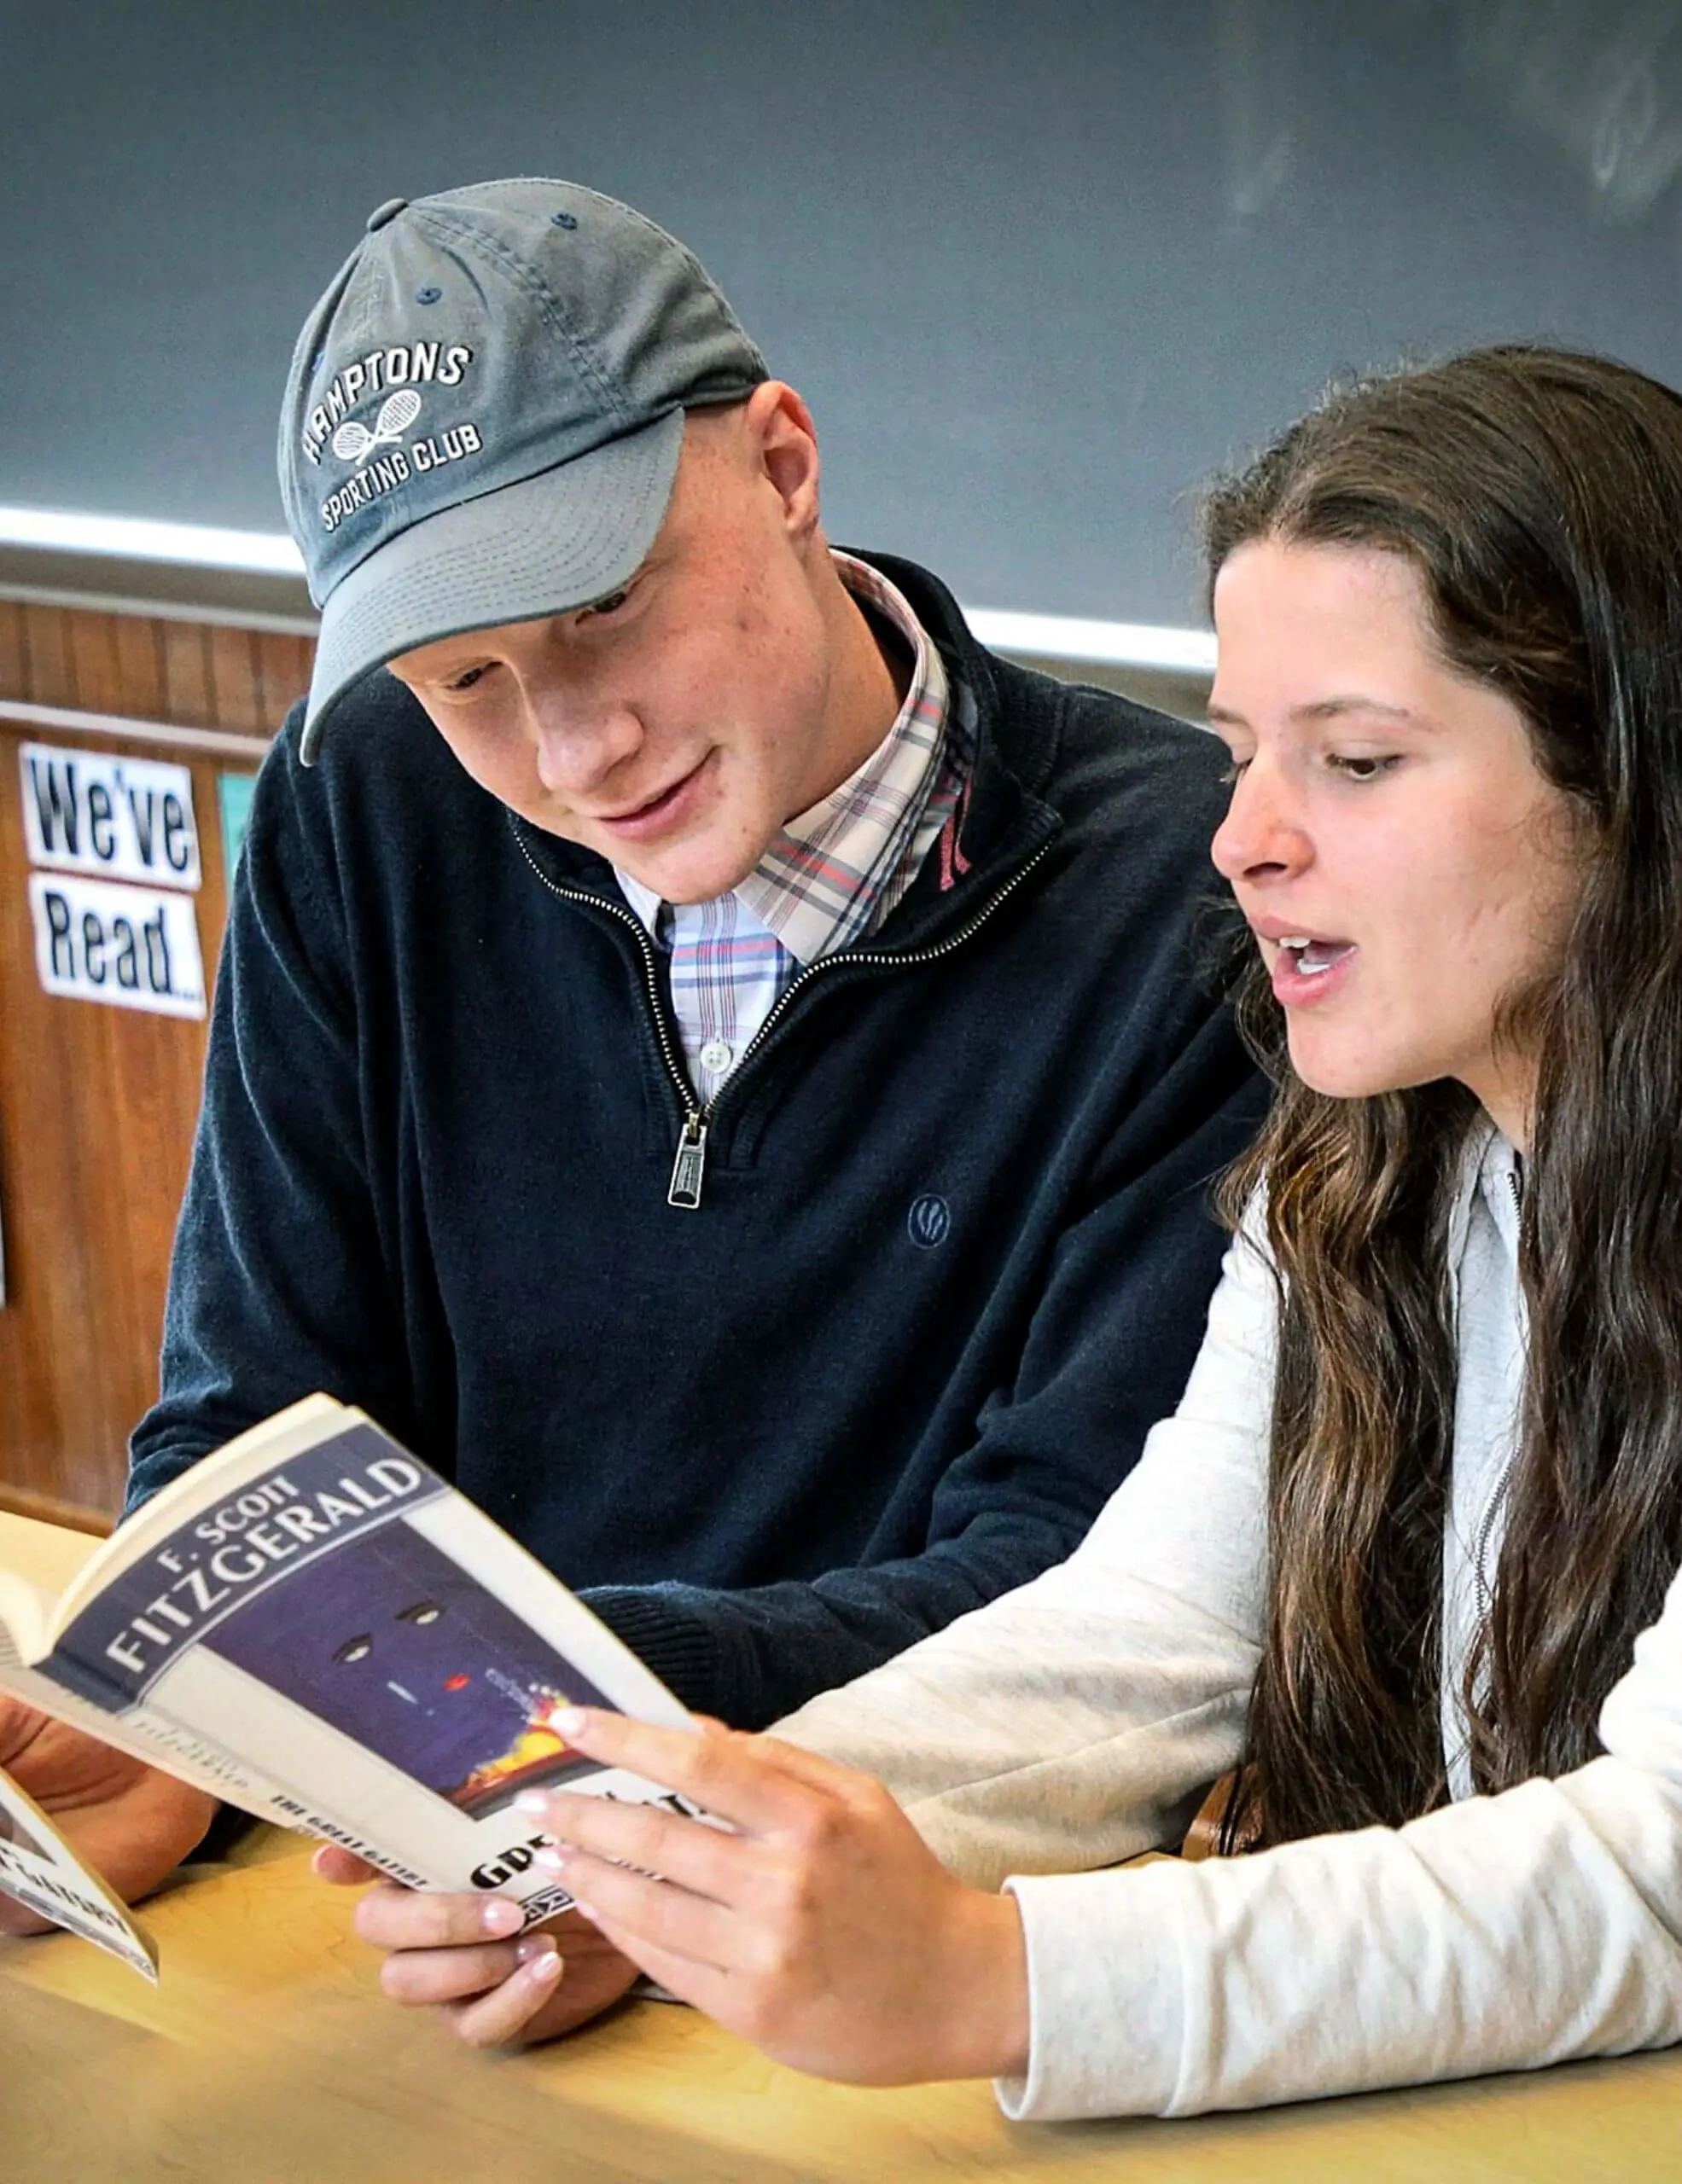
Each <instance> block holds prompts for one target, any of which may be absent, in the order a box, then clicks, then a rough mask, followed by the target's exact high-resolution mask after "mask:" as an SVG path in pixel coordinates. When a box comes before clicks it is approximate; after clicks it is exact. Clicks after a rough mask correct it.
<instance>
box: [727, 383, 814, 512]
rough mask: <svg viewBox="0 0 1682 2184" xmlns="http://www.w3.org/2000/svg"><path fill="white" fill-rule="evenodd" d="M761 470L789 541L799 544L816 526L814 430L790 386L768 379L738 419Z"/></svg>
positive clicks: (749, 399) (749, 400) (800, 401)
mask: <svg viewBox="0 0 1682 2184" xmlns="http://www.w3.org/2000/svg"><path fill="white" fill-rule="evenodd" d="M743 421H744V423H745V425H746V427H747V430H748V445H749V448H750V449H751V450H752V452H753V455H754V460H755V462H757V464H758V466H759V468H760V471H761V472H762V473H763V475H764V476H765V479H767V480H768V482H769V483H770V484H771V486H772V487H773V488H774V490H775V491H776V493H777V498H778V500H780V501H781V502H782V503H783V522H784V525H785V526H786V528H787V530H788V531H789V536H790V537H791V538H793V539H794V540H795V541H796V542H797V543H801V544H803V543H805V542H806V539H807V538H809V537H813V536H815V534H816V532H817V530H818V478H819V472H820V470H821V468H822V466H821V464H820V463H819V461H818V429H817V427H816V426H814V425H813V423H812V412H811V410H808V409H807V408H806V404H805V403H804V402H803V401H802V400H801V399H800V396H799V395H798V394H797V393H796V392H794V388H793V387H792V386H789V385H788V384H787V383H786V382H785V381H784V380H780V379H769V380H765V381H764V383H763V384H762V385H760V386H756V387H755V388H754V392H753V393H752V394H751V395H749V396H748V404H747V411H746V415H745V417H744V420H743Z"/></svg>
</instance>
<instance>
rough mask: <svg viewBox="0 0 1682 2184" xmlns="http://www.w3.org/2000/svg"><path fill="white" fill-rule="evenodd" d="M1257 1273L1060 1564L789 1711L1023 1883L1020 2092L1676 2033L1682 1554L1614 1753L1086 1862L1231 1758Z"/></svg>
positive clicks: (1250, 1607) (963, 1859)
mask: <svg viewBox="0 0 1682 2184" xmlns="http://www.w3.org/2000/svg"><path fill="white" fill-rule="evenodd" d="M1270 1282H1271V1277H1269V1276H1268V1275H1267V1274H1266V1269H1264V1268H1262V1266H1261V1263H1260V1256H1259V1254H1258V1253H1256V1252H1252V1251H1250V1250H1249V1249H1248V1246H1247V1245H1245V1244H1244V1243H1243V1242H1240V1243H1239V1244H1238V1245H1236V1246H1234V1249H1233V1251H1232V1252H1230V1253H1229V1255H1228V1260H1227V1270H1226V1273H1225V1277H1224V1279H1223V1282H1222V1285H1221V1287H1220V1289H1219V1292H1217V1294H1216V1297H1215V1299H1214V1302H1213V1306H1212V1308H1211V1311H1210V1316H1209V1328H1208V1337H1207V1339H1206V1341H1205V1344H1204V1346H1203V1350H1202V1353H1201V1354H1200V1356H1199V1358H1198V1362H1197V1365H1196V1369H1195V1370H1194V1372H1193V1374H1192V1377H1191V1381H1190V1385H1189V1387H1188V1389H1187V1391H1186V1397H1185V1400H1184V1403H1182V1404H1181V1406H1180V1409H1179V1412H1178V1414H1176V1415H1175V1417H1174V1418H1173V1419H1172V1420H1168V1421H1167V1422H1166V1423H1165V1424H1164V1425H1162V1426H1160V1427H1159V1428H1158V1429H1157V1430H1156V1432H1155V1433H1154V1434H1153V1435H1152V1436H1151V1439H1150V1443H1149V1448H1148V1449H1147V1451H1146V1454H1145V1456H1144V1461H1142V1462H1141V1463H1140V1465H1139V1467H1138V1470H1137V1471H1136V1472H1134V1474H1133V1475H1132V1478H1129V1479H1128V1480H1127V1481H1126V1483H1125V1484H1123V1485H1122V1487H1121V1488H1120V1490H1118V1492H1117V1493H1116V1495H1115V1498H1114V1500H1113V1501H1112V1502H1111V1503H1110V1505H1109V1507H1108V1508H1107V1509H1106V1511H1105V1513H1104V1514H1103V1517H1102V1518H1101V1519H1100V1520H1099V1522H1098V1524H1097V1525H1096V1526H1095V1527H1094V1529H1093V1531H1092V1534H1091V1537H1090V1538H1089V1539H1088V1541H1087V1542H1086V1543H1085V1546H1084V1547H1083V1548H1081V1549H1080V1551H1079V1552H1078V1553H1077V1554H1075V1555H1074V1556H1073V1557H1072V1558H1071V1559H1070V1560H1069V1561H1068V1562H1067V1563H1066V1564H1064V1565H1062V1567H1061V1568H1060V1569H1056V1570H1053V1571H1049V1572H1047V1574H1046V1575H1045V1577H1042V1578H1040V1579H1039V1581H1038V1582H1037V1583H1035V1584H1033V1585H1030V1586H1027V1587H1026V1588H1024V1589H1022V1590H1021V1591H1020V1592H1018V1593H1016V1594H1011V1595H1010V1597H1009V1598H1008V1599H1005V1600H1000V1601H998V1602H997V1603H995V1604H994V1605H993V1606H992V1607H990V1608H987V1609H984V1610H983V1611H981V1612H980V1613H978V1614H976V1615H973V1616H970V1617H969V1618H965V1620H963V1622H961V1623H957V1624H955V1625H954V1626H953V1627H952V1629H950V1630H948V1631H946V1632H943V1633H942V1634H940V1635H939V1636H937V1637H934V1638H932V1639H930V1640H929V1641H928V1642H927V1643H926V1644H925V1645H922V1646H920V1647H917V1648H916V1649H914V1651H912V1652H911V1653H908V1654H907V1655H905V1657H904V1658H903V1659H901V1660H899V1661H897V1662H893V1663H891V1664H888V1666H887V1667H886V1668H883V1669H882V1670H878V1671H877V1673H876V1675H874V1676H869V1677H866V1678H864V1679H863V1680H862V1681H861V1682H858V1683H856V1684H853V1685H851V1686H849V1687H847V1689H845V1690H842V1691H838V1692H835V1693H829V1694H828V1695H827V1696H826V1697H824V1698H823V1699H818V1700H816V1701H815V1702H814V1703H813V1704H812V1705H809V1706H807V1707H806V1708H804V1709H803V1710H802V1711H800V1713H798V1714H796V1715H795V1716H794V1717H793V1718H792V1719H791V1720H790V1721H789V1722H786V1723H784V1724H783V1725H781V1733H782V1734H785V1735H787V1736H789V1737H790V1738H791V1739H793V1740H795V1741H797V1742H800V1743H802V1744H806V1745H812V1746H813V1747H815V1748H817V1749H818V1750H821V1751H826V1752H828V1753H829V1754H831V1755H832V1756H833V1757H837V1758H840V1759H842V1760H845V1761H847V1762H849V1763H853V1764H855V1765H858V1766H861V1767H864V1768H866V1769H869V1770H870V1772H872V1773H874V1774H876V1775H879V1776H880V1777H882V1780H885V1781H886V1782H887V1783H888V1786H889V1787H890V1788H891V1789H892V1790H893V1792H895V1794H896V1796H898V1797H899V1799H900V1802H901V1803H902V1804H904V1805H905V1807H906V1809H907V1810H908V1811H909V1813H910V1814H911V1818H912V1819H913V1820H914V1821H915V1822H916V1823H917V1827H918V1828H919V1830H920V1831H921V1832H922V1834H923V1835H924V1836H925V1838H927V1839H928V1842H929V1843H930V1844H931V1845H932V1847H933V1848H934V1850H936V1851H937V1852H938V1853H939V1855H940V1856H941V1857H942V1858H943V1860H945V1862H946V1863H947V1864H948V1865H950V1866H951V1867H952V1868H953V1870H955V1871H956V1872H957V1873H960V1874H961V1875H962V1876H963V1878H965V1879H969V1880H970V1881H972V1882H974V1883H975V1884H977V1885H981V1886H987V1887H991V1886H994V1885H998V1883H999V1882H1000V1881H1001V1880H1002V1881H1004V1885H1006V1886H1007V1887H1008V1888H1009V1889H1010V1891H1011V1892H1012V1893H1013V1894H1014V1896H1016V1901H1017V1902H1018V1904H1019V1906H1020V1908H1021V1917H1022V1924H1023V1928H1024V1931H1025V1935H1026V1938H1027V1960H1028V1981H1029V2003H1030V2022H1031V2038H1030V2052H1029V2061H1028V2068H1027V2074H1026V2076H1025V2077H1023V2078H1022V2079H1021V2080H1013V2081H1010V2082H1003V2083H1001V2084H1000V2085H999V2087H998V2095H999V2099H1000V2101H1001V2104H1002V2105H1003V2106H1004V2109H1005V2111H1006V2112H1007V2113H1008V2114H1009V2115H1010V2116H1011V2117H1016V2118H1021V2119H1031V2120H1034V2121H1051V2120H1057V2119H1064V2118H1073V2117H1096V2116H1113V2115H1123V2114H1150V2113H1155V2114H1161V2115H1171V2116H1175V2115H1192V2114H1197V2113H1200V2112H1202V2111H1208V2110H1213V2109H1223V2108H1243V2107H1252V2106H1266V2105H1269V2104H1272V2103H1275V2102H1280V2101H1288V2100H1305V2099H1310V2098H1313V2097H1316V2096H1318V2095H1324V2094H1338V2093H1347V2092H1353V2091H1358V2090H1363V2089H1374V2088H1380V2087H1383V2086H1391V2085H1401V2084H1411V2083H1417V2082H1425V2081H1429V2080H1434V2079H1442V2078H1452V2077H1472V2076H1475V2075H1479V2074H1481V2073H1484V2072H1488V2071H1507V2070H1521V2069H1528V2068H1533V2067H1536V2066H1539V2065H1543V2064H1547V2063H1552V2062H1558V2061H1563V2060H1566V2059H1569V2058H1573V2057H1584V2056H1591V2055H1613V2054H1621V2053H1628V2052H1631V2051H1633V2050H1635V2049H1638V2048H1644V2047H1664V2046H1667V2045H1669V2044H1671V2043H1672V2042H1675V2041H1677V2040H1678V2039H1679V2038H1682V1576H1679V1577H1678V1579H1677V1580H1676V1582H1675V1583H1673V1585H1672V1587H1671V1589H1670V1593H1669V1595H1668V1597H1667V1600H1666V1603H1665V1606H1664V1611H1663V1613H1662V1616H1661V1618H1660V1619H1659V1621H1658V1622H1657V1623H1656V1624H1655V1625H1654V1626H1653V1628H1652V1629H1650V1630H1648V1631H1646V1632H1644V1634H1643V1635H1642V1636H1641V1637H1640V1638H1639V1639H1638V1641H1637V1643H1636V1647H1635V1652H1634V1660H1633V1666H1632V1668H1631V1669H1630V1670H1629V1673H1628V1674H1627V1676H1625V1677H1624V1678H1623V1679H1622V1680H1621V1682H1619V1683H1618V1684H1617V1685H1616V1687H1615V1688H1614V1690H1613V1691H1612V1693H1610V1695H1609V1698H1608V1699H1607V1702H1606V1705H1605V1707H1604V1709H1603V1713H1602V1716H1601V1723H1600V1728H1601V1736H1602V1740H1603V1745H1604V1746H1605V1752H1604V1756H1603V1757H1599V1758H1597V1759H1596V1760H1594V1761H1593V1762H1592V1763H1591V1764H1589V1765H1588V1766H1586V1767H1584V1768H1582V1769H1579V1770H1578V1771H1576V1772H1575V1773H1574V1774H1571V1775H1566V1776H1563V1777H1561V1778H1559V1779H1557V1780H1551V1781H1550V1780H1533V1781H1530V1782H1527V1783H1525V1784H1523V1785H1522V1786H1519V1787H1517V1788H1516V1789H1513V1790H1510V1791H1508V1792H1504V1793H1503V1794H1501V1795H1499V1796H1496V1797H1486V1798H1470V1799H1467V1800H1465V1801H1464V1802H1463V1803H1461V1804H1455V1805H1452V1806H1449V1807H1447V1808H1446V1809H1442V1810H1440V1811H1438V1812H1434V1813H1432V1814H1430V1815H1427V1816H1426V1817H1425V1818H1423V1819H1421V1820H1418V1821H1413V1822H1411V1823H1410V1824H1409V1825H1408V1826H1406V1827H1401V1828H1398V1829H1389V1828H1369V1829H1364V1830H1360V1831H1358V1832H1353V1833H1348V1834H1342V1835H1325V1836H1318V1837H1314V1838H1311V1839H1309V1840H1307V1841H1304V1842H1300V1843H1292V1844H1282V1845H1281V1846H1279V1847H1278V1848H1277V1849H1275V1850H1266V1851H1262V1852H1260V1853H1257V1854H1254V1855H1252V1856H1248V1857H1243V1858H1237V1859H1214V1860H1209V1861H1207V1862H1201V1863H1197V1864H1186V1863H1184V1862H1180V1861H1179V1860H1176V1859H1167V1860H1162V1861H1159V1862H1155V1863H1152V1864H1149V1865H1144V1866H1138V1867H1132V1868H1129V1869H1126V1870H1122V1871H1097V1870H1092V1868H1095V1867H1112V1866H1114V1865H1115V1863H1116V1862H1118V1861H1120V1860H1121V1859H1123V1858H1126V1857H1128V1856H1131V1855H1132V1854H1133V1853H1135V1852H1137V1851H1138V1850H1144V1849H1146V1848H1149V1847H1150V1846H1151V1845H1153V1844H1161V1843H1164V1842H1167V1841H1169V1840H1171V1839H1173V1837H1174V1835H1175V1834H1176V1833H1177V1832H1178V1830H1179V1828H1180V1827H1183V1825H1184V1821H1185V1819H1186V1818H1187V1817H1188V1815H1189V1811H1190V1806H1191V1804H1192V1801H1193V1799H1194V1798H1195V1797H1196V1794H1197V1792H1198V1791H1199V1790H1201V1788H1202V1786H1203V1785H1204V1784H1206V1783H1207V1782H1208V1780H1211V1779H1212V1778H1213V1776H1214V1775H1217V1774H1219V1773H1220V1772H1221V1771H1223V1770H1224V1769H1225V1768H1226V1767H1228V1766H1230V1765H1231V1764H1232V1763H1233V1761H1234V1759H1235V1758H1236V1757H1237V1752H1238V1749H1239V1745H1240V1741H1241V1738H1242V1734H1243V1710H1244V1704H1245V1699H1246V1696H1247V1693H1248V1688H1249V1685H1250V1682H1251V1680H1252V1678H1253V1676H1254V1668H1255V1663H1256V1658H1257V1641H1258V1635H1259V1632H1260V1618H1261V1614H1262V1608H1263V1594H1264V1588H1265V1577H1266V1569H1265V1560H1266V1557H1265V1531H1264V1526H1265V1471H1266V1453H1265V1446H1264V1435H1263V1433H1262V1432H1261V1431H1260V1427H1259V1426H1258V1420H1262V1419H1264V1418H1265V1416H1266V1404H1267V1388H1268V1385H1269V1381H1270V1379H1271V1372H1272V1365H1271V1358H1270V1356H1269V1352H1268V1345H1269V1340H1270V1337H1269V1334H1268V1331H1267V1327H1268V1322H1269V1321H1271V1312H1272V1304H1271V1298H1270V1297H1269V1295H1268V1294H1267V1288H1268V1286H1269V1284H1270ZM1082 1868H1085V1870H1081V1869H1082Z"/></svg>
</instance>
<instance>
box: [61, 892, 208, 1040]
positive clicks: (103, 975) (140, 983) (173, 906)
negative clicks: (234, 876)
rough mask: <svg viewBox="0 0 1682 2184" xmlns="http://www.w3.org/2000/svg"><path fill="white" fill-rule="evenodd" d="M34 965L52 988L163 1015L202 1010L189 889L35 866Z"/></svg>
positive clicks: (196, 930)
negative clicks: (168, 888) (126, 883)
mask: <svg viewBox="0 0 1682 2184" xmlns="http://www.w3.org/2000/svg"><path fill="white" fill-rule="evenodd" d="M29 908H30V913H31V915H32V917H33V919H34V921H35V966H36V968H37V969H38V971H39V973H40V974H41V984H42V985H44V987H45V989H46V990H47V991H48V992H49V993H55V994H64V995H67V996H69V997H70V998H71V999H73V1000H75V1001H103V1002H114V1003H115V1005H116V1006H117V1007H118V1008H148V1009H151V1010H153V1011H154V1013H156V1014H160V1015H163V1016H202V1015H203V1014H204V1013H205V970H204V959H203V957H202V956H201V955H200V953H199V924H198V919H197V918H196V916H195V915H194V908H193V898H192V897H191V896H190V895H172V894H170V893H167V892H165V891H164V890H162V889H160V888H154V887H127V886H121V885H119V884H117V883H115V882H113V881H111V880H84V879H82V878H80V877H79V876H74V877H73V876H72V875H71V874H58V873H48V872H35V873H32V874H30V878H29Z"/></svg>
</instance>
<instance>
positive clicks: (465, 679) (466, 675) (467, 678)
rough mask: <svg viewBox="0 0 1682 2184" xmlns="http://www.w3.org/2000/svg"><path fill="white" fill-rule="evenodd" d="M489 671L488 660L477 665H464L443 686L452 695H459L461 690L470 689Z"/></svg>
mask: <svg viewBox="0 0 1682 2184" xmlns="http://www.w3.org/2000/svg"><path fill="white" fill-rule="evenodd" d="M489 672H490V665H489V663H488V661H487V662H485V663H483V664H481V665H480V666H478V667H464V668H463V670H462V671H461V673H460V674H459V675H452V676H451V677H450V680H449V681H448V682H447V683H445V686H444V687H445V689H446V690H448V691H449V692H450V693H451V695H452V696H459V695H460V694H461V693H462V692H463V690H471V689H472V688H474V686H475V684H477V683H480V682H482V681H483V680H484V678H485V677H486V675H487V674H488V673H489Z"/></svg>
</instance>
